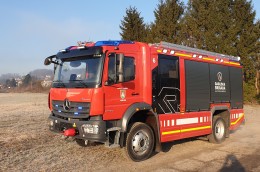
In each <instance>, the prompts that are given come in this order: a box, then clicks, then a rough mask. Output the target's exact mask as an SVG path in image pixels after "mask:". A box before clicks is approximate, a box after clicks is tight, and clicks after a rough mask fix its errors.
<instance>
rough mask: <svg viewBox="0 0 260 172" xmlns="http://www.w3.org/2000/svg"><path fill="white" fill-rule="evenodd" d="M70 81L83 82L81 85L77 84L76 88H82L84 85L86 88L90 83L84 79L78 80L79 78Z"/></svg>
mask: <svg viewBox="0 0 260 172" xmlns="http://www.w3.org/2000/svg"><path fill="white" fill-rule="evenodd" d="M70 81H79V83H80V84H81V86H76V87H75V88H82V86H84V87H85V88H87V87H88V85H87V84H86V83H85V82H83V80H77V79H75V80H70ZM84 87H83V88H84Z"/></svg>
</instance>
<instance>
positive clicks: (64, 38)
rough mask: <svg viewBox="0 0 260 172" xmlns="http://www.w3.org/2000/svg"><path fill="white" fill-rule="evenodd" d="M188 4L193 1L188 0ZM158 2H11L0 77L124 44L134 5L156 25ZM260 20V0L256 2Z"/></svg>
mask: <svg viewBox="0 0 260 172" xmlns="http://www.w3.org/2000/svg"><path fill="white" fill-rule="evenodd" d="M184 2H187V0H184ZM156 4H158V0H149V1H148V0H121V1H119V0H110V1H108V0H98V1H97V0H96V1H86V0H85V1H84V0H77V1H66V0H44V1H35V0H24V1H19V0H16V1H15V0H8V1H2V2H1V5H0V22H1V23H0V47H1V49H0V50H1V51H0V59H1V62H0V75H1V74H4V73H19V74H22V75H26V74H27V73H28V72H30V71H32V70H34V69H38V68H50V67H46V66H44V65H43V60H44V59H45V57H47V56H49V55H53V54H56V53H57V52H58V51H59V50H60V49H63V48H65V47H68V46H70V45H75V44H76V43H77V41H98V40H107V39H114V40H116V39H120V34H119V32H120V29H119V25H120V23H121V20H122V18H123V16H124V15H125V10H126V8H128V7H129V6H130V5H132V6H135V7H137V9H138V10H139V11H140V12H141V15H142V17H144V21H145V22H148V23H149V22H151V21H153V20H154V14H153V11H154V9H155V8H156ZM253 5H254V9H255V10H256V13H257V18H258V19H259V18H260V1H259V0H253Z"/></svg>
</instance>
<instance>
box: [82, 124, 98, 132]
mask: <svg viewBox="0 0 260 172" xmlns="http://www.w3.org/2000/svg"><path fill="white" fill-rule="evenodd" d="M98 128H99V127H98V125H92V124H83V125H82V130H83V131H84V133H86V134H87V133H88V134H98Z"/></svg>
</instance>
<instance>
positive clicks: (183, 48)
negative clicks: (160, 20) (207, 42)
mask: <svg viewBox="0 0 260 172" xmlns="http://www.w3.org/2000/svg"><path fill="white" fill-rule="evenodd" d="M153 45H155V46H158V47H163V48H170V49H174V50H179V51H187V52H190V53H194V54H195V53H199V54H201V55H207V56H215V57H219V58H227V59H229V60H232V61H239V60H240V57H235V56H229V55H224V54H220V53H215V52H211V51H206V50H201V49H198V48H191V47H187V46H183V45H177V44H172V43H169V42H163V41H161V42H160V43H157V44H153Z"/></svg>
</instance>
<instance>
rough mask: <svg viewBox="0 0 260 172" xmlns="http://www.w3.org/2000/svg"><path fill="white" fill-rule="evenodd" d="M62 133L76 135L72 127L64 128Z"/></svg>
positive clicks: (67, 135)
mask: <svg viewBox="0 0 260 172" xmlns="http://www.w3.org/2000/svg"><path fill="white" fill-rule="evenodd" d="M63 135H64V136H66V137H69V136H75V135H76V130H75V129H74V128H70V129H67V130H64V133H63Z"/></svg>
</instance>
